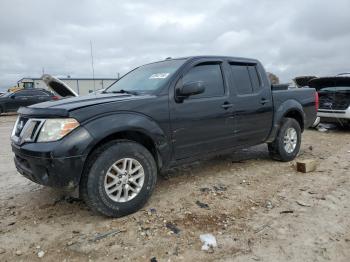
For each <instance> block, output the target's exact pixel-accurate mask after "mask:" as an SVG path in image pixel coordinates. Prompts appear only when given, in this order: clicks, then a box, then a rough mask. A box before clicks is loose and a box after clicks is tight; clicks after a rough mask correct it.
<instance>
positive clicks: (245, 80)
mask: <svg viewBox="0 0 350 262" xmlns="http://www.w3.org/2000/svg"><path fill="white" fill-rule="evenodd" d="M230 67H231V70H232V74H233V78H234V83H235V87H236V90H237V93H238V94H239V95H249V94H252V93H255V92H257V91H258V90H259V88H260V86H261V84H260V78H259V75H258V72H257V70H256V66H255V65H237V64H231V65H230Z"/></svg>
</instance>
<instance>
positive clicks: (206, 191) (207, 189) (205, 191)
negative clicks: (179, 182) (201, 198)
mask: <svg viewBox="0 0 350 262" xmlns="http://www.w3.org/2000/svg"><path fill="white" fill-rule="evenodd" d="M199 191H201V192H202V193H210V192H211V189H210V188H209V187H202V188H200V189H199Z"/></svg>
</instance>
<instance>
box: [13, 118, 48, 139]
mask: <svg viewBox="0 0 350 262" xmlns="http://www.w3.org/2000/svg"><path fill="white" fill-rule="evenodd" d="M44 123H45V120H44V119H32V118H25V117H18V119H17V121H16V124H15V126H14V129H13V132H12V141H14V142H15V143H16V144H23V143H25V142H34V141H35V139H36V137H37V135H38V133H39V131H40V129H41V127H42V125H43V124H44Z"/></svg>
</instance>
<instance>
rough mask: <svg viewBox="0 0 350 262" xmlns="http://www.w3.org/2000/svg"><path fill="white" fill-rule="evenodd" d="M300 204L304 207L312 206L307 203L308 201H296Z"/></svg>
mask: <svg viewBox="0 0 350 262" xmlns="http://www.w3.org/2000/svg"><path fill="white" fill-rule="evenodd" d="M295 202H296V203H297V204H298V205H299V206H302V207H311V205H309V204H306V203H304V202H301V201H298V200H297V201H295Z"/></svg>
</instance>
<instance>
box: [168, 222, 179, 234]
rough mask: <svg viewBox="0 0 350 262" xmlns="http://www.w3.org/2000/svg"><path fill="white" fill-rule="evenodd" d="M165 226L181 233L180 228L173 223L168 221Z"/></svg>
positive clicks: (175, 232) (176, 232)
mask: <svg viewBox="0 0 350 262" xmlns="http://www.w3.org/2000/svg"><path fill="white" fill-rule="evenodd" d="M165 226H166V227H167V228H168V229H170V230H171V231H172V232H173V233H174V234H178V233H180V229H179V228H178V227H177V226H176V225H175V224H173V223H171V222H167V223H166V224H165Z"/></svg>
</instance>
